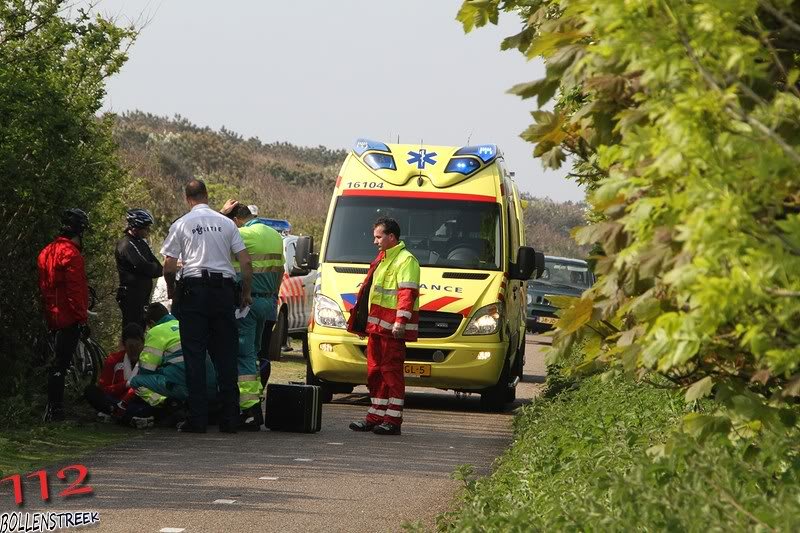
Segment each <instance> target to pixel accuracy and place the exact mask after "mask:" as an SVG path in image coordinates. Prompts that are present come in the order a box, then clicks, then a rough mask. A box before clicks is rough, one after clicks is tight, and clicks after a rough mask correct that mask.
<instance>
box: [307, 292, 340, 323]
mask: <svg viewBox="0 0 800 533" xmlns="http://www.w3.org/2000/svg"><path fill="white" fill-rule="evenodd" d="M314 322H315V323H317V324H319V325H320V326H325V327H327V328H339V329H345V328H346V327H347V321H346V320H345V319H344V314H343V313H342V309H341V308H340V307H339V304H337V303H336V302H334V301H333V300H331V299H330V298H328V297H327V296H323V295H321V294H315V295H314Z"/></svg>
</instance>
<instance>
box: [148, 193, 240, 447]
mask: <svg viewBox="0 0 800 533" xmlns="http://www.w3.org/2000/svg"><path fill="white" fill-rule="evenodd" d="M186 202H187V203H188V204H189V207H190V208H191V211H189V212H188V213H187V214H186V215H184V216H182V217H181V218H179V219H178V220H176V221H175V222H174V223H173V224H172V226H171V227H170V228H169V234H168V235H167V238H166V240H165V241H164V245H163V247H162V248H161V254H162V255H164V257H165V259H164V277H165V279H166V280H167V291H168V293H169V296H170V298H172V300H173V307H172V309H173V314H175V315H176V316H177V318H178V320H179V321H180V335H181V348H182V349H183V358H184V363H185V367H186V385H187V387H188V389H189V402H188V403H189V417H188V418H187V419H186V420H185V421H184V422H182V423H181V424H179V426H178V430H179V431H182V432H188V433H205V432H206V426H207V424H208V404H207V402H206V366H205V358H206V350H208V353H209V354H211V358H212V360H213V361H214V366H215V367H216V370H217V383H218V386H219V400H220V403H221V408H222V411H221V414H220V421H219V430H220V431H222V432H224V433H235V432H236V428H237V427H238V425H239V387H238V384H237V376H238V368H237V358H238V350H239V334H238V331H237V326H236V318H235V317H234V312H235V309H236V307H237V306H239V307H240V308H244V307H246V306H248V305H250V304H251V303H252V299H251V296H250V284H251V282H252V277H253V269H252V265H251V262H250V256H249V255H248V253H247V250H246V249H245V246H244V243H243V242H242V238H241V236H240V235H239V230H238V229H237V228H236V224H234V223H233V221H231V220H230V219H229V218H227V217H225V216H224V215H221V214H220V213H217V212H216V211H214V210H212V209H210V208H209V207H208V191H207V190H206V185H205V183H203V182H202V181H200V180H192V181H190V182H189V183H188V184H187V185H186ZM231 254H234V255H235V256H236V259H237V260H238V261H239V264H240V265H241V268H242V287H241V296H240V298H239V301H235V298H236V294H237V291H236V284H235V280H236V272H235V271H234V269H233V265H232V264H231ZM178 257H180V258H181V259H182V261H183V267H182V270H181V279H180V281H179V282H178V283H177V285H176V283H175V272H176V271H177V269H178Z"/></svg>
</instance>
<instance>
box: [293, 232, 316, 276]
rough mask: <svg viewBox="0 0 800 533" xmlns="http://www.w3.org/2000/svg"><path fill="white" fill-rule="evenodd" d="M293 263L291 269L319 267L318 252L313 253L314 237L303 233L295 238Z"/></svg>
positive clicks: (314, 268) (313, 268)
mask: <svg viewBox="0 0 800 533" xmlns="http://www.w3.org/2000/svg"><path fill="white" fill-rule="evenodd" d="M294 263H295V264H294V265H293V266H292V269H294V268H295V267H297V268H301V269H303V270H316V269H317V267H319V254H316V253H314V237H312V236H310V235H304V236H302V237H299V238H298V239H297V243H296V244H295V252H294Z"/></svg>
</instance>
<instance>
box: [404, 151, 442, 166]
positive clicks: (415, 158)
mask: <svg viewBox="0 0 800 533" xmlns="http://www.w3.org/2000/svg"><path fill="white" fill-rule="evenodd" d="M408 155H409V156H411V157H410V158H409V159H408V161H406V163H408V164H409V165H413V164H414V163H416V164H417V168H418V169H420V170H422V169H424V168H425V165H426V164H427V165H431V166H432V165H435V164H436V160H435V159H434V157H436V152H430V153H428V151H427V150H426V149H425V148H420V149H419V152H408Z"/></svg>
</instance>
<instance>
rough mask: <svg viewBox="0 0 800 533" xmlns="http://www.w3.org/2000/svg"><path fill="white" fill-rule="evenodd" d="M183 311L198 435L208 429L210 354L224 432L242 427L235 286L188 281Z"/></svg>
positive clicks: (184, 284)
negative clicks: (207, 356)
mask: <svg viewBox="0 0 800 533" xmlns="http://www.w3.org/2000/svg"><path fill="white" fill-rule="evenodd" d="M180 290H181V294H180V302H179V304H178V309H177V310H176V311H177V313H178V314H179V316H178V319H179V321H180V333H181V347H182V348H183V358H184V363H185V367H186V386H187V388H188V391H189V402H188V403H189V419H188V421H189V423H190V424H191V425H192V426H193V427H195V428H198V429H203V428H205V427H206V425H207V424H208V403H207V401H208V396H207V393H206V365H205V360H206V350H208V353H209V354H210V355H211V360H212V361H213V362H214V367H215V368H216V371H217V384H218V388H219V401H220V404H221V408H222V411H221V413H220V427H228V428H233V429H235V428H236V427H237V426H238V425H239V387H238V383H237V379H238V374H239V372H238V366H237V359H238V356H239V333H238V331H237V328H236V318H235V317H234V311H235V307H236V306H235V302H234V284H233V281H232V280H229V279H225V280H222V279H210V280H209V279H204V278H189V279H185V280H183V281H182V282H181V289H180Z"/></svg>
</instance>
